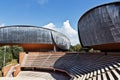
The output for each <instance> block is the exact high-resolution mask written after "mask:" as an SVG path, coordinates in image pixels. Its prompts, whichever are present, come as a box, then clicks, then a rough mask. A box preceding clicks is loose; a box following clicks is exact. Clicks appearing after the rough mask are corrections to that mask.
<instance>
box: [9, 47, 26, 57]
mask: <svg viewBox="0 0 120 80" xmlns="http://www.w3.org/2000/svg"><path fill="white" fill-rule="evenodd" d="M11 50H12V54H13V58H14V59H19V53H20V52H23V51H24V50H23V48H22V47H20V46H17V45H15V46H12V47H11Z"/></svg>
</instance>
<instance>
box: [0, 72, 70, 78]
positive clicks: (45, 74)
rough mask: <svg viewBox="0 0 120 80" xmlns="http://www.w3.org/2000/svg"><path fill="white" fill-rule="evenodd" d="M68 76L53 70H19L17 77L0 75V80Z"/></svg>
mask: <svg viewBox="0 0 120 80" xmlns="http://www.w3.org/2000/svg"><path fill="white" fill-rule="evenodd" d="M69 79H70V78H69V77H67V76H64V75H62V74H57V73H54V72H38V71H21V72H20V73H19V74H18V76H17V77H15V78H11V77H1V78H0V80H69Z"/></svg>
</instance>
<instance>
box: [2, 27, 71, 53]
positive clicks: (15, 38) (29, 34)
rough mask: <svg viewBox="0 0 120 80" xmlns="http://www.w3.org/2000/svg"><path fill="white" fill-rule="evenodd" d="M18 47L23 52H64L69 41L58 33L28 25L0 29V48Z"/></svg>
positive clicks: (68, 45) (67, 48)
mask: <svg viewBox="0 0 120 80" xmlns="http://www.w3.org/2000/svg"><path fill="white" fill-rule="evenodd" d="M3 45H19V46H22V47H23V48H24V50H25V51H56V50H57V51H66V50H69V48H70V40H69V39H68V38H67V37H66V36H65V35H63V34H62V33H60V32H57V31H54V30H51V29H47V28H42V27H36V26H28V25H14V26H4V27H1V28H0V46H3Z"/></svg>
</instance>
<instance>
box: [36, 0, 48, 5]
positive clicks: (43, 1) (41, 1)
mask: <svg viewBox="0 0 120 80" xmlns="http://www.w3.org/2000/svg"><path fill="white" fill-rule="evenodd" d="M37 2H38V4H40V5H43V4H45V3H47V2H48V0H37Z"/></svg>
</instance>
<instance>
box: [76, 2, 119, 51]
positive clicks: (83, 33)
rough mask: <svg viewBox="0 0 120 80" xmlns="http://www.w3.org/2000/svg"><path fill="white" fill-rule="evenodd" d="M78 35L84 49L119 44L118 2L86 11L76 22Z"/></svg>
mask: <svg viewBox="0 0 120 80" xmlns="http://www.w3.org/2000/svg"><path fill="white" fill-rule="evenodd" d="M78 34H79V39H80V42H81V44H82V46H84V47H91V46H95V45H97V46H99V45H102V44H104V45H106V44H112V46H114V44H113V43H120V1H117V2H111V3H106V4H103V5H99V6H96V7H94V8H92V9H90V10H88V11H87V12H86V13H85V14H83V15H82V16H81V18H80V19H79V21H78ZM107 47H108V46H107ZM114 47H115V46H114ZM114 49H115V48H114Z"/></svg>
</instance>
